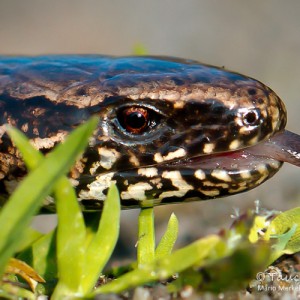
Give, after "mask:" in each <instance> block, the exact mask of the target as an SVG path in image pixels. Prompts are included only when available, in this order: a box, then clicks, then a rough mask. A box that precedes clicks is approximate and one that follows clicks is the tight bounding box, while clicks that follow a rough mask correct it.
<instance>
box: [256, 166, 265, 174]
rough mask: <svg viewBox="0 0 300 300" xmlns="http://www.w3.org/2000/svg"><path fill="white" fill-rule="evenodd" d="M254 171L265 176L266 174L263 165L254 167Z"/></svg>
mask: <svg viewBox="0 0 300 300" xmlns="http://www.w3.org/2000/svg"><path fill="white" fill-rule="evenodd" d="M256 170H257V171H258V172H259V173H260V174H265V173H268V170H267V167H266V165H264V164H259V165H257V166H256Z"/></svg>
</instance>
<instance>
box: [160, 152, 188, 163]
mask: <svg viewBox="0 0 300 300" xmlns="http://www.w3.org/2000/svg"><path fill="white" fill-rule="evenodd" d="M185 155H186V151H185V150H184V149H183V148H179V149H177V150H175V151H173V152H169V153H168V154H167V155H165V156H162V155H161V154H160V153H159V152H158V153H156V154H155V155H154V160H155V161H156V162H157V163H161V162H164V161H168V160H173V159H175V158H180V157H184V156H185Z"/></svg>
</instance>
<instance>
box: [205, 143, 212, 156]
mask: <svg viewBox="0 0 300 300" xmlns="http://www.w3.org/2000/svg"><path fill="white" fill-rule="evenodd" d="M214 149H215V144H212V143H209V144H205V145H204V147H203V152H204V153H206V154H210V153H212V152H213V151H214Z"/></svg>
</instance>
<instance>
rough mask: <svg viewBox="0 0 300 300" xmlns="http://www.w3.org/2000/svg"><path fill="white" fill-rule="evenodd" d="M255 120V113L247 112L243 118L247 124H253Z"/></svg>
mask: <svg viewBox="0 0 300 300" xmlns="http://www.w3.org/2000/svg"><path fill="white" fill-rule="evenodd" d="M256 118H257V116H256V113H255V112H249V113H247V114H246V116H245V119H246V122H247V123H248V124H252V123H254V122H255V121H256Z"/></svg>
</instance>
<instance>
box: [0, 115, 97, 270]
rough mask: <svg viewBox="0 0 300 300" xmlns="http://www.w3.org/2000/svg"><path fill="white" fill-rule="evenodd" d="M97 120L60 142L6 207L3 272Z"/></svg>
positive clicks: (0, 233) (0, 247)
mask: <svg viewBox="0 0 300 300" xmlns="http://www.w3.org/2000/svg"><path fill="white" fill-rule="evenodd" d="M97 123H98V120H97V119H95V118H94V119H92V120H90V121H89V122H87V123H86V124H84V125H82V126H80V127H79V128H78V129H77V130H76V131H75V132H73V133H71V134H70V135H69V137H68V138H67V140H66V141H65V143H63V144H60V145H59V146H58V147H57V148H56V149H55V150H54V151H53V152H52V153H50V154H49V155H48V157H47V159H46V160H44V161H42V162H41V163H40V165H39V167H38V168H37V169H35V170H33V171H32V172H31V173H30V174H29V175H28V176H27V177H26V178H25V179H24V180H23V182H22V183H21V184H20V185H19V187H18V188H17V189H16V191H15V192H14V194H13V195H12V196H11V197H10V200H9V201H8V202H7V203H6V205H5V206H4V207H3V209H2V211H1V214H0V228H1V230H0V273H1V274H2V273H3V272H4V268H5V265H6V263H7V261H8V259H9V258H10V257H11V256H12V254H13V253H14V251H15V250H16V249H17V247H18V245H19V244H20V241H21V239H20V238H19V237H20V236H21V234H22V232H23V231H24V228H26V227H27V226H28V224H29V222H30V220H31V218H32V216H33V215H34V214H35V213H36V212H37V210H38V208H39V207H40V205H41V204H42V201H43V200H44V198H45V197H46V196H47V195H48V194H49V193H50V192H51V190H52V188H53V186H54V184H55V183H56V181H57V180H58V178H60V177H61V176H62V175H64V174H65V173H67V172H68V170H69V169H70V168H71V166H72V165H73V164H74V162H75V159H76V158H77V157H78V155H79V153H80V152H82V151H83V150H84V148H85V147H86V145H87V142H88V138H87V137H88V136H90V135H91V134H92V132H93V130H94V128H95V127H96V124H97ZM9 134H10V136H11V137H12V139H13V140H17V139H18V136H19V133H18V131H17V130H15V129H11V128H10V129H9ZM20 150H21V151H22V149H20ZM45 174H47V176H45ZM16 208H17V209H16Z"/></svg>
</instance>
